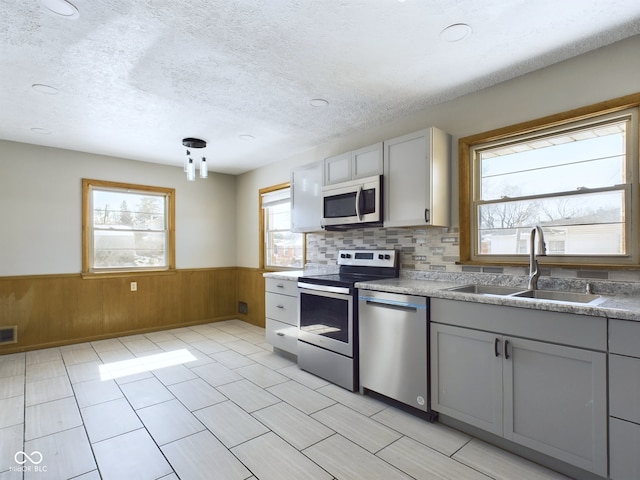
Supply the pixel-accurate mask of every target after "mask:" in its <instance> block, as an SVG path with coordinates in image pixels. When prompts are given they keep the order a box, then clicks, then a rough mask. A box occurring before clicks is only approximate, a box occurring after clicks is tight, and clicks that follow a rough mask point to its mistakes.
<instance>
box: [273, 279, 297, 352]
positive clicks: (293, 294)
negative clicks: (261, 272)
mask: <svg viewBox="0 0 640 480" xmlns="http://www.w3.org/2000/svg"><path fill="white" fill-rule="evenodd" d="M265 290H266V292H265V313H266V319H265V338H266V340H267V343H270V344H271V345H273V346H274V347H275V348H277V349H279V350H282V351H285V352H288V353H291V354H293V355H297V354H298V282H297V280H295V279H292V280H281V279H276V278H267V279H265Z"/></svg>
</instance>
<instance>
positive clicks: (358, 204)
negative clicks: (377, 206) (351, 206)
mask: <svg viewBox="0 0 640 480" xmlns="http://www.w3.org/2000/svg"><path fill="white" fill-rule="evenodd" d="M361 195H362V186H360V187H358V193H356V216H357V217H358V220H362V216H361V215H360V196H361Z"/></svg>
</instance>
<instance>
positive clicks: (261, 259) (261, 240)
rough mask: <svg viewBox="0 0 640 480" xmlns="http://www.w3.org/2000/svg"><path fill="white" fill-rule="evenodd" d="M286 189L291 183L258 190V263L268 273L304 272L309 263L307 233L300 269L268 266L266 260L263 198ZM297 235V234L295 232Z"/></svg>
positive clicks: (304, 234) (303, 243)
mask: <svg viewBox="0 0 640 480" xmlns="http://www.w3.org/2000/svg"><path fill="white" fill-rule="evenodd" d="M285 188H289V189H290V188H291V183H290V182H285V183H279V184H277V185H272V186H270V187H265V188H261V189H260V190H258V218H259V222H258V229H259V235H258V236H259V249H258V251H259V257H258V262H259V265H260V269H262V270H268V271H294V270H302V269H304V265H305V263H306V261H307V234H306V233H301V235H302V265H301V266H300V267H277V266H272V265H266V258H265V245H266V238H265V227H266V220H265V209H264V208H263V206H262V196H263V195H264V194H266V193H271V192H275V191H277V190H284V189H285ZM294 233H295V232H294Z"/></svg>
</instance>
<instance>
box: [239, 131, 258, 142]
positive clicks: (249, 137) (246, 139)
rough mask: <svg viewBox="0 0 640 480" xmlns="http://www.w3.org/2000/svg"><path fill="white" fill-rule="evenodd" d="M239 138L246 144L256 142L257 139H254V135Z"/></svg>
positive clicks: (244, 135)
mask: <svg viewBox="0 0 640 480" xmlns="http://www.w3.org/2000/svg"><path fill="white" fill-rule="evenodd" d="M238 138H239V139H240V140H242V141H245V142H250V141H251V140H255V138H256V137H254V136H253V135H249V134H247V133H245V134H243V135H238Z"/></svg>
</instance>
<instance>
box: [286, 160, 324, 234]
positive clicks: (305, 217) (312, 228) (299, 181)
mask: <svg viewBox="0 0 640 480" xmlns="http://www.w3.org/2000/svg"><path fill="white" fill-rule="evenodd" d="M322 168H323V163H322V162H315V163H312V164H310V165H305V166H304V167H299V168H295V169H293V170H292V171H291V231H293V232H299V233H300V232H318V231H320V230H322V196H321V193H322Z"/></svg>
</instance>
